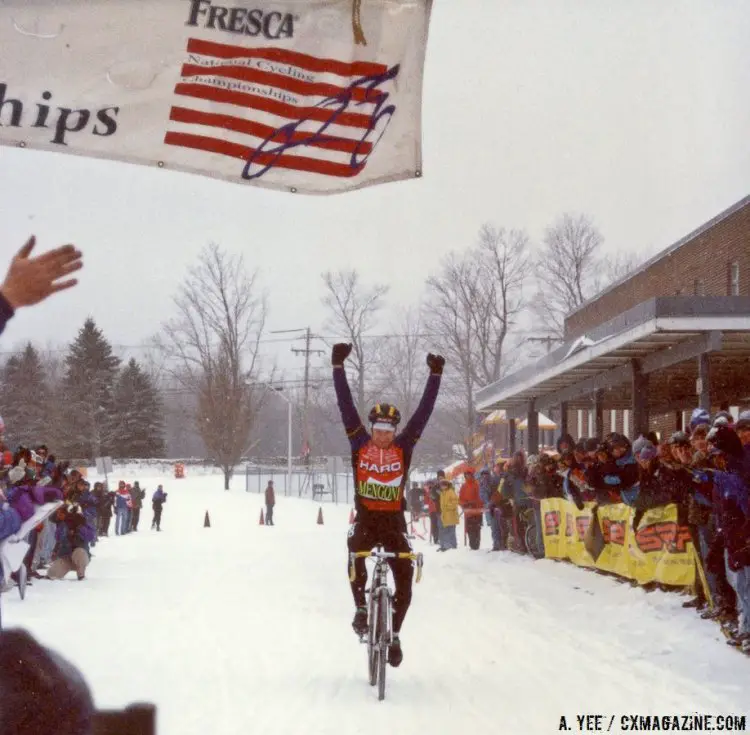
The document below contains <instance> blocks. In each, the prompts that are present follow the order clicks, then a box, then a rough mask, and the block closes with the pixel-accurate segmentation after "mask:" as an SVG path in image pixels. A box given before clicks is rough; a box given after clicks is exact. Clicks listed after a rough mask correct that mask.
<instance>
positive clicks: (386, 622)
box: [377, 588, 391, 702]
mask: <svg viewBox="0 0 750 735" xmlns="http://www.w3.org/2000/svg"><path fill="white" fill-rule="evenodd" d="M379 597H380V602H379V604H378V608H379V610H378V613H379V614H378V638H377V641H378V700H380V701H381V702H382V701H383V700H384V699H385V668H386V663H387V661H388V646H389V645H390V642H391V629H390V621H391V598H390V596H389V595H388V590H387V589H386V588H383V589H381V590H380V595H379Z"/></svg>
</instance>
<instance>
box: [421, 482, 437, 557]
mask: <svg viewBox="0 0 750 735" xmlns="http://www.w3.org/2000/svg"><path fill="white" fill-rule="evenodd" d="M433 487H434V484H433V483H432V482H426V483H425V484H424V504H425V507H426V508H427V514H428V515H429V516H430V541H431V542H432V543H433V544H439V543H440V525H439V523H438V512H437V505H436V503H435V499H434V497H433Z"/></svg>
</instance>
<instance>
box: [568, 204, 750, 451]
mask: <svg viewBox="0 0 750 735" xmlns="http://www.w3.org/2000/svg"><path fill="white" fill-rule="evenodd" d="M687 295H693V296H743V295H745V296H746V295H750V196H747V197H745V198H744V199H742V200H741V201H739V202H737V203H736V204H734V205H732V206H731V207H729V208H728V209H726V210H724V211H723V212H721V213H720V214H718V215H717V216H716V217H714V218H713V219H711V220H709V221H708V222H706V223H705V224H704V225H702V226H701V227H699V228H698V229H697V230H694V231H693V232H691V233H690V234H688V235H686V236H685V237H683V238H682V239H680V240H678V241H677V242H676V243H674V244H673V245H670V246H669V247H668V248H666V249H664V250H662V251H661V252H660V253H658V254H657V255H655V256H654V257H653V258H651V259H650V260H648V261H646V262H645V263H644V264H643V265H641V266H640V267H639V268H638V269H636V270H635V271H634V272H633V273H630V274H629V275H628V276H626V277H625V278H622V279H620V280H619V281H617V282H615V283H614V284H612V285H611V286H609V287H608V288H606V289H605V290H604V291H602V292H601V293H599V294H597V295H596V296H595V297H594V298H592V299H590V300H589V301H587V302H586V303H585V304H583V305H582V306H580V307H579V308H578V309H576V310H575V311H573V312H571V313H570V314H569V315H568V316H567V317H566V319H565V337H566V339H573V338H575V337H580V336H581V335H583V334H585V333H586V330H588V329H591V328H592V327H596V326H598V325H600V324H602V323H604V322H606V321H608V320H609V319H612V318H614V317H616V316H617V315H618V314H621V313H622V312H624V311H626V310H627V309H631V308H632V307H634V306H636V305H637V304H640V303H642V302H644V301H646V300H647V299H650V298H653V297H656V296H687ZM748 317H749V318H750V314H749V315H748ZM746 399H747V397H746V396H737V402H738V403H739V402H742V401H743V400H746ZM722 404H723V405H722V407H723V408H735V407H734V406H732V404H731V402H730V403H727V402H726V401H723V402H722ZM718 408H719V406H718V405H714V406H713V409H715V410H718ZM582 413H583V414H584V415H583V416H581V417H579V413H578V412H575V413H573V412H570V413H569V417H568V421H569V426H570V427H571V429H573V430H574V433H576V432H577V431H578V427H579V425H581V426H582V430H583V433H584V434H588V433H589V423H590V422H591V421H592V418H591V416H590V415H589V412H582ZM628 419H629V416H628V412H627V411H625V412H623V411H612V412H606V414H605V416H604V424H605V427H611V428H610V429H609V430H611V431H618V432H620V433H626V434H628V433H630V431H629V426H628V423H629V421H628ZM686 420H687V418H686V417H685V416H683V415H681V412H680V411H674V412H670V413H660V414H656V415H652V416H650V418H649V421H650V428H651V429H653V430H654V431H656V432H657V433H658V434H659V435H660V436H663V435H665V434H671V433H672V432H673V431H676V430H677V429H681V428H683V425H684V422H685V421H686Z"/></svg>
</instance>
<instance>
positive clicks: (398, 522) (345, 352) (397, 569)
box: [331, 343, 445, 666]
mask: <svg viewBox="0 0 750 735" xmlns="http://www.w3.org/2000/svg"><path fill="white" fill-rule="evenodd" d="M351 351H352V345H351V344H344V343H338V344H335V345H334V346H333V351H332V353H331V363H332V365H333V385H334V388H335V390H336V400H337V402H338V406H339V411H340V412H341V418H342V421H343V423H344V429H345V430H346V435H347V437H348V439H349V444H350V446H351V450H352V470H353V471H354V492H355V495H354V508H355V511H356V516H355V519H354V523H353V524H352V525H351V527H350V529H349V538H348V542H347V546H348V548H349V551H350V552H357V551H370V550H371V549H372V548H373V547H374V546H378V545H382V546H383V548H384V549H385V550H386V551H390V552H397V553H409V552H411V551H412V548H411V544H410V543H409V538H408V535H407V529H406V517H405V515H404V512H405V510H406V499H405V497H404V486H405V484H406V478H408V477H409V466H410V465H411V458H412V453H413V452H414V447H415V445H416V444H417V441H419V438H420V437H421V435H422V432H423V431H424V429H425V426H426V425H427V422H428V421H429V418H430V415H431V414H432V410H433V408H434V407H435V401H436V399H437V395H438V391H439V389H440V380H441V375H442V372H443V366H444V365H445V359H444V358H443V357H441V356H440V355H433V354H429V355H427V365H428V366H429V368H430V377H429V378H428V379H427V385H426V386H425V390H424V394H423V395H422V400H421V401H420V402H419V405H418V406H417V410H416V411H415V412H414V415H413V416H412V417H411V419H409V421H408V422H407V424H406V426H405V427H404V429H403V431H401V432H400V433H398V434H397V433H396V431H397V427H398V424H399V423H400V420H401V414H400V412H399V411H398V409H397V408H396V407H395V406H391V405H389V404H387V403H378V404H377V405H375V406H373V408H372V410H371V411H370V413H369V416H368V419H369V421H370V425H371V427H372V434H370V433H368V431H367V429H365V426H364V424H363V423H362V419H360V417H359V414H358V413H357V409H356V407H355V406H354V400H353V399H352V394H351V390H350V388H349V383H348V382H347V380H346V372H345V370H344V360H346V358H347V357H348V356H349V353H350V352H351ZM389 563H390V567H391V571H392V572H393V579H394V582H395V586H396V592H395V595H394V598H393V642H392V644H391V646H390V648H389V651H388V663H389V664H390V665H391V666H398V665H399V664H400V663H401V661H402V660H403V652H402V650H401V641H400V638H399V633H400V631H401V625H402V623H403V622H404V617H405V616H406V611H407V610H408V608H409V604H410V602H411V585H412V574H413V569H414V565H413V564H412V562H411V560H408V559H392V560H390V562H389ZM347 571H348V570H347ZM354 574H355V577H354V581H353V582H352V583H351V588H352V595H353V597H354V604H355V605H356V608H357V609H356V612H355V614H354V620H353V621H352V627H353V628H354V631H355V633H357V634H358V635H359V636H363V635H365V634H366V633H367V607H366V603H365V587H366V585H367V567H366V565H365V560H364V559H362V558H358V559H357V560H356V563H355V567H354Z"/></svg>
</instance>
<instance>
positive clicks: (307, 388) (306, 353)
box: [272, 327, 325, 462]
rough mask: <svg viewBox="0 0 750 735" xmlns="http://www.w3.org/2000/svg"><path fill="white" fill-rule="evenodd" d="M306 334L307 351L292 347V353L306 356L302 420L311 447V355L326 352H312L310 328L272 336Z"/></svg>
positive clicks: (306, 443)
mask: <svg viewBox="0 0 750 735" xmlns="http://www.w3.org/2000/svg"><path fill="white" fill-rule="evenodd" d="M302 331H304V333H305V349H304V350H303V349H299V348H295V347H292V352H293V353H294V354H295V355H304V356H305V402H304V406H303V418H302V427H303V434H304V436H303V442H304V446H306V447H308V448H309V446H310V425H309V421H308V403H309V398H310V355H312V354H314V353H315V354H318V355H323V354H325V350H311V349H310V341H311V340H312V338H313V334H312V331H311V330H310V327H300V328H299V329H283V330H278V331H275V332H272V334H286V333H289V332H302ZM307 461H308V460H307V458H306V459H305V462H307Z"/></svg>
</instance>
